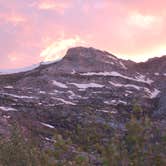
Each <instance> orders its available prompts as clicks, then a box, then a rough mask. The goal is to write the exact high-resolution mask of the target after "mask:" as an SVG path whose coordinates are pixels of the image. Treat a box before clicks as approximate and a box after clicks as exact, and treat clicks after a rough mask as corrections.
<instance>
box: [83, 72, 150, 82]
mask: <svg viewBox="0 0 166 166" xmlns="http://www.w3.org/2000/svg"><path fill="white" fill-rule="evenodd" d="M80 75H83V76H93V75H95V76H113V77H121V78H124V79H128V80H132V81H136V82H142V83H147V84H151V83H152V82H153V80H151V79H149V78H145V76H143V75H139V76H137V77H136V78H132V77H128V76H125V75H122V74H120V73H118V72H116V71H112V72H87V73H81V74H80Z"/></svg>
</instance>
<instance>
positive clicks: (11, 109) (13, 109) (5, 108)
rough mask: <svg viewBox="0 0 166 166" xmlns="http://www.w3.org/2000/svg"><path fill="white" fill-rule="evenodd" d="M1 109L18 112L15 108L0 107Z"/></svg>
mask: <svg viewBox="0 0 166 166" xmlns="http://www.w3.org/2000/svg"><path fill="white" fill-rule="evenodd" d="M0 109H1V110H3V111H17V110H16V109H15V108H11V107H5V106H0Z"/></svg>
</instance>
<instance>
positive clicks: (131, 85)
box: [109, 81, 141, 90]
mask: <svg viewBox="0 0 166 166" xmlns="http://www.w3.org/2000/svg"><path fill="white" fill-rule="evenodd" d="M109 83H110V84H111V85H113V86H115V87H126V88H135V89H137V90H140V89H141V87H139V86H137V85H133V84H119V83H114V82H111V81H109Z"/></svg>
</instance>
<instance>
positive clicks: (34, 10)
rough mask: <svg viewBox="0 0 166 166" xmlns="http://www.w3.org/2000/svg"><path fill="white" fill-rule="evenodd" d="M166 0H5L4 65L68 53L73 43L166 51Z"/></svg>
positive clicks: (120, 52) (132, 55)
mask: <svg viewBox="0 0 166 166" xmlns="http://www.w3.org/2000/svg"><path fill="white" fill-rule="evenodd" d="M165 6H166V1H165V0H158V1H156V0H0V61H1V63H0V69H9V68H20V67H24V66H29V65H32V64H36V63H38V62H41V61H50V60H51V61H52V60H56V59H57V58H59V57H61V56H64V55H65V52H66V50H67V49H68V48H70V47H76V46H86V47H95V48H98V49H101V50H106V51H108V52H110V53H113V54H114V55H116V56H118V57H119V58H123V59H130V60H133V61H137V62H139V61H145V60H147V59H148V58H152V57H155V56H162V55H166V10H165Z"/></svg>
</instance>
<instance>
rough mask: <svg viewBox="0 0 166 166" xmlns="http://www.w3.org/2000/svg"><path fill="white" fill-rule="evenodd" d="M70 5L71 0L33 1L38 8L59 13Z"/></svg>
mask: <svg viewBox="0 0 166 166" xmlns="http://www.w3.org/2000/svg"><path fill="white" fill-rule="evenodd" d="M70 5H71V0H68V1H65V0H61V1H59V2H58V1H55V0H39V1H38V2H37V3H35V6H37V8H38V9H40V10H46V11H47V10H53V11H56V12H58V13H60V14H63V13H64V11H65V10H66V9H68V8H69V7H70Z"/></svg>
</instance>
